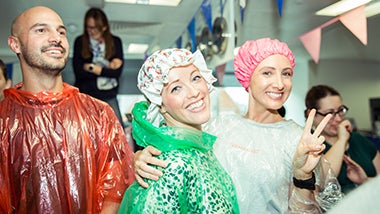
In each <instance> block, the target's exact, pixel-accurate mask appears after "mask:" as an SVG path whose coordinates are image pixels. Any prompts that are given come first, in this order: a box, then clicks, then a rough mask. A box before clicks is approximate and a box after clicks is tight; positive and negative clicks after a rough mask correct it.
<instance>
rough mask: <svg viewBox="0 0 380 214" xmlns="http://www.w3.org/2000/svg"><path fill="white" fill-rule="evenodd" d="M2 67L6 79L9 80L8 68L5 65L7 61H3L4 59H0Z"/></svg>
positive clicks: (0, 67) (0, 66)
mask: <svg viewBox="0 0 380 214" xmlns="http://www.w3.org/2000/svg"><path fill="white" fill-rule="evenodd" d="M0 69H1V71H2V72H3V76H4V78H5V80H8V79H9V76H8V68H7V66H6V65H5V63H4V62H3V60H1V59H0Z"/></svg>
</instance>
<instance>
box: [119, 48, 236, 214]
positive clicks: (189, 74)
mask: <svg viewBox="0 0 380 214" xmlns="http://www.w3.org/2000/svg"><path fill="white" fill-rule="evenodd" d="M215 80H216V79H215V78H214V77H213V76H212V74H211V70H209V69H208V68H207V66H206V63H205V61H204V58H203V56H202V54H201V52H200V51H197V52H195V53H194V54H192V53H191V52H189V51H188V50H186V49H165V50H159V51H157V52H155V53H153V54H152V56H150V57H149V58H148V59H147V60H146V61H145V63H144V64H143V66H142V67H141V69H140V71H139V73H138V87H139V89H140V90H141V92H142V93H143V94H144V95H145V96H146V97H147V99H148V101H149V103H148V102H146V101H143V102H140V103H137V104H136V105H135V106H134V108H133V110H132V113H133V121H132V126H133V127H132V134H133V136H134V137H135V140H136V142H137V144H139V145H140V146H144V147H146V146H149V145H152V146H154V147H156V148H158V149H160V150H161V151H162V154H161V155H159V156H158V158H159V159H161V160H163V161H167V163H168V164H167V167H166V168H165V169H163V171H164V175H163V177H162V178H161V179H160V180H158V181H148V182H149V183H150V185H149V187H148V188H147V189H145V188H143V187H141V186H140V185H139V184H138V183H137V182H136V183H134V184H133V185H132V186H131V187H130V188H128V189H127V191H126V193H125V195H124V198H123V202H122V206H121V207H120V210H119V213H146V212H148V211H152V210H154V211H157V212H160V213H238V212H239V208H238V205H237V199H236V193H235V189H234V186H233V184H232V180H231V178H230V177H229V176H228V174H227V173H226V171H225V170H224V169H223V168H222V167H221V165H220V164H219V162H218V160H217V159H216V157H215V155H214V153H213V152H212V146H213V144H214V142H215V139H216V138H215V136H212V135H210V134H207V133H205V132H202V130H201V125H202V124H203V123H205V122H207V121H208V120H209V118H210V95H209V91H210V90H212V89H213V87H212V83H213V82H214V81H215Z"/></svg>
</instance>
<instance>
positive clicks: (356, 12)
mask: <svg viewBox="0 0 380 214" xmlns="http://www.w3.org/2000/svg"><path fill="white" fill-rule="evenodd" d="M364 7H365V6H364V5H363V6H360V7H357V8H355V9H353V10H350V11H349V12H347V13H345V14H343V15H340V16H339V20H340V21H341V22H342V24H343V25H344V26H346V28H348V29H349V30H350V31H351V32H352V33H353V34H354V35H355V36H356V37H357V38H358V39H359V40H360V41H361V42H362V43H363V44H364V45H367V17H366V15H365V11H364Z"/></svg>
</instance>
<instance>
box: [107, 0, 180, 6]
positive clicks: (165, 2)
mask: <svg viewBox="0 0 380 214" xmlns="http://www.w3.org/2000/svg"><path fill="white" fill-rule="evenodd" d="M181 1H182V0H105V2H110V3H125V4H146V5H157V6H169V7H177V6H178V5H179V3H181Z"/></svg>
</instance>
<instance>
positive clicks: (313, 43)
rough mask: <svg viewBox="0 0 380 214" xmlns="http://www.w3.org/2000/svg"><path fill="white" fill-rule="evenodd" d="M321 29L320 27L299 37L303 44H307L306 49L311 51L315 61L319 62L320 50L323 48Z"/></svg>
mask: <svg viewBox="0 0 380 214" xmlns="http://www.w3.org/2000/svg"><path fill="white" fill-rule="evenodd" d="M321 31H322V30H321V28H320V27H318V28H316V29H314V30H312V31H309V32H308V33H305V34H303V35H302V36H300V37H299V38H300V40H301V42H302V44H303V45H304V46H305V48H306V50H307V51H308V52H309V54H310V56H311V57H312V58H313V60H314V62H315V63H318V61H319V52H320V49H321Z"/></svg>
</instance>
